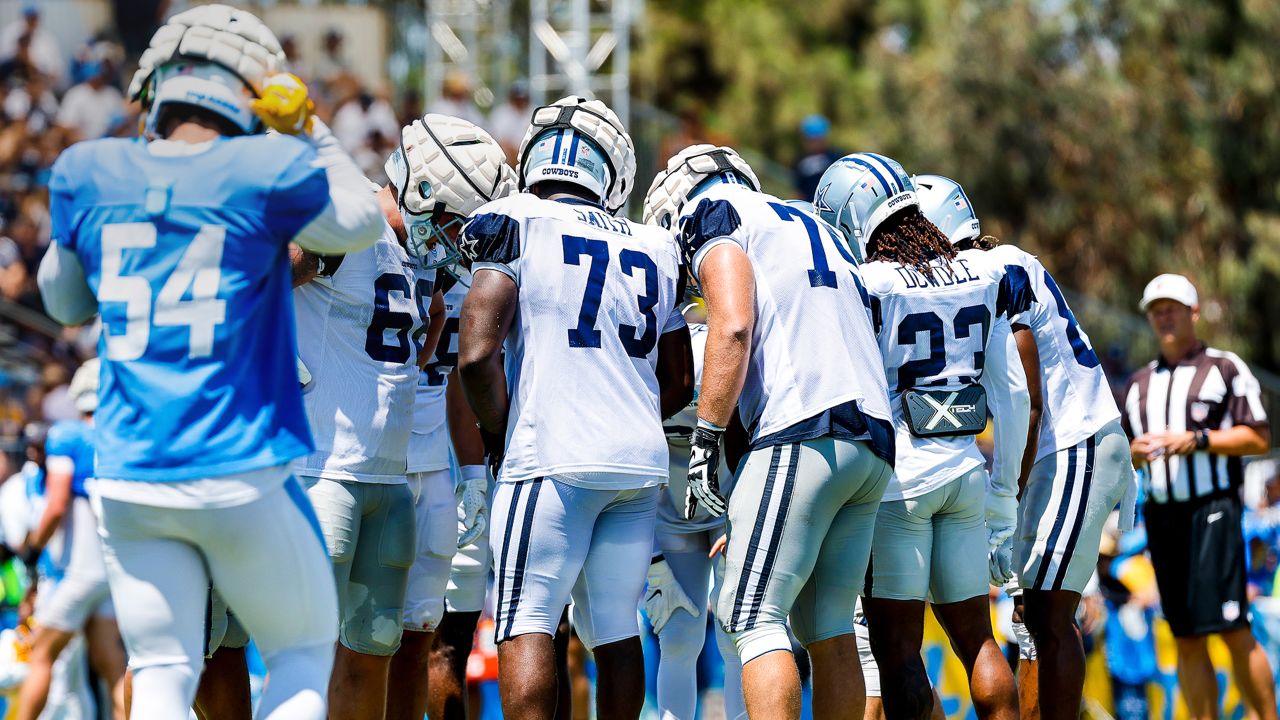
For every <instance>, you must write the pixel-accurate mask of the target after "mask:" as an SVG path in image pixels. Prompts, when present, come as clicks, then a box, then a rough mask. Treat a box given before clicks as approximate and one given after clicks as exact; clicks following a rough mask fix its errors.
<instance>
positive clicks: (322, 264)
mask: <svg viewBox="0 0 1280 720" xmlns="http://www.w3.org/2000/svg"><path fill="white" fill-rule="evenodd" d="M459 167H467V168H471V173H459V172H458V170H457V169H458V168H459ZM504 167H505V158H504V157H503V156H502V154H501V151H500V150H499V148H498V145H497V143H496V142H494V141H493V139H492V138H490V137H489V136H488V134H487V133H485V132H484V131H482V130H480V129H479V128H478V127H476V126H475V125H473V124H471V123H470V122H467V121H465V120H460V119H458V118H453V117H449V116H445V115H427V116H426V117H424V118H423V119H422V120H416V121H414V122H412V123H410V124H409V125H408V126H406V127H405V128H404V129H403V130H402V131H401V142H400V147H399V148H397V150H396V151H395V152H393V153H392V154H391V156H390V157H389V158H388V160H387V164H386V172H387V177H388V178H390V182H389V183H388V184H387V185H386V186H385V187H382V188H381V189H379V190H378V193H377V196H378V200H379V204H380V205H381V207H382V210H383V213H384V215H385V216H386V223H385V225H384V228H383V235H382V238H381V239H380V240H379V241H378V242H377V243H375V244H374V245H373V247H371V248H369V249H367V250H364V251H362V252H360V253H355V254H351V255H347V256H338V257H333V256H328V257H320V256H317V255H315V254H312V253H307V252H305V251H303V252H300V253H298V254H295V259H294V276H295V283H301V284H299V285H298V287H297V289H295V290H294V298H295V304H296V305H297V307H298V337H299V345H300V359H301V361H302V363H303V364H304V365H305V366H306V367H307V369H308V371H309V372H310V373H311V376H312V381H311V382H310V383H309V384H308V385H307V386H306V388H304V393H303V398H304V400H305V402H306V406H307V415H308V418H309V419H310V421H311V427H312V432H313V434H314V435H315V437H316V451H315V452H313V453H312V454H311V455H309V456H307V457H306V458H304V459H303V460H301V461H300V462H299V463H297V465H296V472H297V473H298V474H299V475H300V476H302V477H303V478H304V479H305V481H306V483H307V485H308V490H307V494H308V495H309V496H310V497H311V502H312V504H313V505H315V508H316V512H317V514H318V515H319V516H320V524H321V527H322V528H323V529H324V534H325V542H326V544H327V546H328V549H329V555H330V557H331V558H332V559H333V565H334V578H335V580H336V582H337V586H338V609H339V613H340V614H341V618H342V621H341V626H340V628H339V640H340V645H339V648H338V654H337V660H336V662H335V664H334V672H333V679H332V681H331V683H330V692H329V695H330V707H331V708H332V712H333V714H334V715H337V716H340V717H350V718H360V717H370V718H382V717H384V715H385V714H386V712H387V708H388V707H389V706H388V700H387V687H388V683H389V674H388V673H389V669H390V666H391V658H392V656H393V655H395V654H396V651H397V650H398V649H399V645H400V638H401V634H402V631H403V629H404V628H406V627H407V628H408V629H409V630H410V631H416V632H417V636H416V637H415V641H414V643H413V648H412V649H411V650H410V651H409V653H407V654H406V655H405V656H404V657H402V659H401V661H402V665H407V666H408V670H405V668H401V671H402V672H406V671H407V672H409V674H410V675H413V673H412V667H413V665H415V664H416V663H425V660H426V657H427V654H428V652H429V648H430V637H429V630H430V629H431V628H432V627H433V626H434V623H435V622H436V621H437V620H438V618H439V616H440V615H441V614H442V613H443V607H442V605H443V596H444V586H445V583H446V582H447V580H448V567H449V559H450V558H451V557H452V554H453V551H454V550H455V549H456V547H457V538H456V537H455V536H454V533H455V531H456V525H455V521H454V510H453V483H452V480H451V478H450V476H449V474H448V473H447V472H437V473H417V474H415V475H414V476H413V477H412V478H410V477H409V476H408V475H407V468H408V459H409V438H410V436H411V434H412V433H411V430H412V423H411V422H408V420H409V419H410V418H412V416H413V405H414V401H415V396H416V394H417V386H418V376H419V369H418V368H419V365H420V364H425V362H426V358H427V357H428V355H429V350H428V349H427V348H429V347H431V346H433V345H434V343H435V340H436V338H437V337H438V336H439V332H440V328H441V326H442V323H441V322H437V323H436V327H435V336H436V337H430V336H429V335H428V332H429V330H430V324H431V322H430V320H431V315H432V314H433V313H432V312H431V311H430V310H429V309H428V308H429V307H430V306H435V307H436V308H438V310H439V313H440V314H441V315H442V313H443V299H442V297H441V294H440V292H439V290H437V289H436V284H437V281H436V278H437V274H446V273H438V272H437V271H438V270H440V269H441V268H444V267H447V266H448V265H450V264H452V263H453V262H456V253H455V252H451V249H452V248H453V247H455V246H454V245H453V243H452V239H451V238H452V237H456V235H457V233H458V232H459V231H460V230H461V223H462V220H463V218H464V214H463V211H465V210H466V209H467V208H471V209H474V208H475V207H478V206H480V205H482V204H484V202H486V201H487V200H488V199H490V195H489V193H494V192H501V193H503V194H505V193H507V192H510V190H511V189H513V188H514V182H513V181H512V180H511V175H510V172H511V171H510V169H507V170H506V171H505V172H503V168H504ZM504 179H505V181H506V182H505V184H504V183H503V180H504ZM481 188H483V189H481ZM464 206H465V207H464ZM441 319H442V318H441ZM411 480H412V484H411V483H410V481H411ZM424 526H425V527H424ZM419 528H424V529H425V532H424V535H426V537H424V538H419V537H418V531H419ZM441 535H443V539H441ZM446 541H447V542H446ZM414 565H417V567H418V570H417V572H416V573H411V570H410V568H411V567H412V566H414ZM411 574H413V575H416V577H417V582H416V583H415V587H414V594H413V596H412V600H413V606H412V608H408V609H409V610H410V611H411V612H412V614H411V615H406V599H407V597H408V596H407V595H406V592H407V588H408V583H409V579H410V577H411ZM418 677H421V676H418ZM421 684H422V683H421V682H418V683H414V684H413V685H411V687H412V686H417V685H421ZM424 698H425V693H422V692H419V693H404V692H402V688H397V692H396V694H395V697H394V699H393V700H392V701H391V702H392V704H394V705H395V706H396V707H395V708H394V709H395V711H396V713H397V714H404V715H406V716H412V713H413V711H414V708H413V707H412V706H413V704H415V703H417V702H420V701H422V700H423V699H424Z"/></svg>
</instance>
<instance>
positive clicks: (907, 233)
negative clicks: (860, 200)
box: [867, 207, 956, 278]
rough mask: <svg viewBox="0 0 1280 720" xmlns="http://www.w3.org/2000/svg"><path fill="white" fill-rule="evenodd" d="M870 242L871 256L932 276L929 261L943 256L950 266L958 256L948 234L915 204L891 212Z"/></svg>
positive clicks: (869, 257)
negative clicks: (914, 205) (926, 216)
mask: <svg viewBox="0 0 1280 720" xmlns="http://www.w3.org/2000/svg"><path fill="white" fill-rule="evenodd" d="M867 244H868V246H869V248H868V249H869V250H870V252H869V253H868V259H870V260H887V261H889V262H897V263H902V264H903V265H909V266H911V267H913V268H915V269H916V270H919V271H920V273H921V274H922V275H924V276H925V277H927V278H933V268H932V267H931V266H930V265H929V262H930V261H932V260H934V259H937V258H942V259H943V261H945V262H946V263H947V264H948V266H949V265H950V263H951V259H952V258H954V257H955V256H956V249H955V248H954V247H952V245H951V241H950V240H948V239H947V236H946V235H943V234H942V231H941V230H939V229H938V228H937V226H935V225H934V224H933V223H931V222H929V220H928V219H927V218H925V216H924V215H923V214H922V213H921V212H920V209H919V208H916V207H910V208H907V209H906V210H901V211H899V212H896V213H894V214H893V215H890V216H889V217H888V218H887V219H885V221H884V222H882V223H880V227H878V228H876V231H875V232H874V233H873V234H872V235H871V240H870V242H868V243H867Z"/></svg>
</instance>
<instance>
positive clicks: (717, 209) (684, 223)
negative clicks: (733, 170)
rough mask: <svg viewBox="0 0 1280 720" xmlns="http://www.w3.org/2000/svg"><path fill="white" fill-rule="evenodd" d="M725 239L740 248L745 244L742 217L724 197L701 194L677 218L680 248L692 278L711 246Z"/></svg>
mask: <svg viewBox="0 0 1280 720" xmlns="http://www.w3.org/2000/svg"><path fill="white" fill-rule="evenodd" d="M727 242H731V243H734V244H735V245H738V246H739V247H741V248H743V249H744V250H745V249H746V247H747V245H746V238H745V237H744V233H743V231H742V218H741V216H740V215H739V214H738V211H737V209H735V208H734V207H733V204H732V203H730V202H729V201H728V200H725V199H722V198H717V199H711V198H704V199H702V200H700V201H699V202H698V204H697V205H696V206H694V209H693V212H692V213H689V214H688V215H686V216H684V217H682V218H681V219H680V248H681V250H682V251H683V252H684V257H685V261H686V262H687V263H688V265H689V267H690V268H691V269H692V270H693V276H694V277H695V278H696V277H698V269H699V268H700V267H701V265H702V258H704V257H706V254H707V253H708V252H710V251H711V248H713V247H716V246H717V245H722V244H724V243H727Z"/></svg>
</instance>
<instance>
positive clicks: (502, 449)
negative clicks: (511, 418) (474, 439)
mask: <svg viewBox="0 0 1280 720" xmlns="http://www.w3.org/2000/svg"><path fill="white" fill-rule="evenodd" d="M476 427H478V428H480V442H481V443H482V444H483V445H484V464H485V465H487V466H488V467H489V472H490V473H493V477H494V479H497V477H498V470H500V469H502V457H503V455H505V454H506V451H507V434H506V433H505V432H502V433H491V432H489V431H488V430H485V429H484V428H483V427H481V426H480V425H479V424H477V425H476Z"/></svg>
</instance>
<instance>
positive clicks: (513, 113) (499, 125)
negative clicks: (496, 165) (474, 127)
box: [489, 80, 533, 165]
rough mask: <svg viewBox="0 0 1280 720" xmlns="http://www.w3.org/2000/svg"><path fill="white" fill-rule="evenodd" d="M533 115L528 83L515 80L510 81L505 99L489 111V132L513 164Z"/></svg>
mask: <svg viewBox="0 0 1280 720" xmlns="http://www.w3.org/2000/svg"><path fill="white" fill-rule="evenodd" d="M532 117H533V108H532V107H531V106H530V104H529V83H527V82H525V81H524V80H517V81H515V82H513V83H511V89H510V90H508V91H507V101H506V102H504V103H502V104H501V105H499V106H498V107H496V108H494V109H493V111H492V112H490V113H489V133H490V134H491V135H493V139H494V140H497V141H498V144H499V145H501V146H502V151H503V152H505V153H506V154H507V161H508V162H510V163H511V164H513V165H514V164H515V163H516V162H517V160H518V158H517V157H516V153H517V152H518V151H519V149H520V141H521V140H524V133H525V130H527V129H528V128H529V121H530V120H531V119H532Z"/></svg>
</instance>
